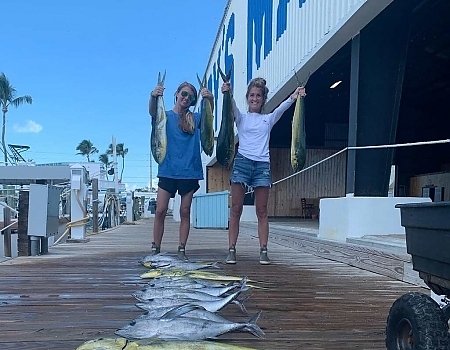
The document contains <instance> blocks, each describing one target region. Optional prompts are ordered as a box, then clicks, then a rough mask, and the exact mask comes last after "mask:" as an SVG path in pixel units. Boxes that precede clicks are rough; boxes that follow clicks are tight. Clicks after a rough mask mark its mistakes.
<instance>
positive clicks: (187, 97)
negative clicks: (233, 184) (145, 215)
mask: <svg viewBox="0 0 450 350" xmlns="http://www.w3.org/2000/svg"><path fill="white" fill-rule="evenodd" d="M163 93H164V87H162V86H157V87H155V89H154V90H153V91H152V93H151V96H150V101H149V113H150V115H151V116H152V118H156V113H157V108H156V107H157V106H156V99H157V97H158V96H162V95H163ZM200 95H201V96H202V97H203V98H207V99H208V100H209V101H210V102H211V106H214V97H213V95H212V94H211V92H210V91H209V90H208V89H206V88H203V89H202V90H201V91H200ZM196 103H197V90H196V89H195V87H194V86H193V85H192V84H190V83H188V82H184V83H182V84H181V85H180V86H179V87H178V89H177V91H176V92H175V105H174V107H173V108H172V110H169V111H166V117H167V123H166V133H167V151H166V156H165V158H164V160H163V161H162V162H161V164H159V167H158V178H159V182H158V194H157V197H156V212H155V221H154V225H153V242H152V253H153V254H158V253H159V252H160V250H161V241H162V237H163V234H164V220H165V217H166V213H167V208H168V205H169V199H170V198H174V197H175V194H176V193H177V191H178V194H179V195H180V196H181V205H180V218H181V222H180V234H179V245H178V258H179V259H181V260H188V259H187V257H186V255H185V246H186V242H187V239H188V236H189V229H190V226H191V222H190V216H191V203H192V197H193V195H194V193H195V192H196V191H197V190H198V189H199V188H200V186H199V184H198V182H199V180H203V167H202V161H201V157H200V119H201V114H200V113H192V112H191V111H190V110H189V108H190V107H191V106H195V104H196Z"/></svg>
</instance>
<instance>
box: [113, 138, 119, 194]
mask: <svg viewBox="0 0 450 350" xmlns="http://www.w3.org/2000/svg"><path fill="white" fill-rule="evenodd" d="M112 151H113V168H114V193H115V194H116V195H118V194H119V177H118V175H119V174H118V171H117V150H116V138H115V137H114V136H113V137H112Z"/></svg>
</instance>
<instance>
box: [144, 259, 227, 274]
mask: <svg viewBox="0 0 450 350" xmlns="http://www.w3.org/2000/svg"><path fill="white" fill-rule="evenodd" d="M144 266H145V265H144ZM151 266H152V267H154V268H169V267H171V268H175V269H180V270H188V271H194V270H201V269H207V268H216V269H218V268H219V266H218V262H215V263H211V264H200V263H196V262H184V261H180V260H173V261H161V262H157V263H152V265H151Z"/></svg>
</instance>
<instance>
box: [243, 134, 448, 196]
mask: <svg viewBox="0 0 450 350" xmlns="http://www.w3.org/2000/svg"><path fill="white" fill-rule="evenodd" d="M444 143H450V139H443V140H436V141H420V142H407V143H395V144H392V145H373V146H348V147H345V148H343V149H341V150H340V151H338V152H336V153H333V154H332V155H331V156H328V157H326V158H324V159H322V160H320V161H318V162H317V163H314V164H312V165H310V166H308V167H306V168H303V169H302V170H300V171H297V172H296V173H294V174H291V175H289V176H286V177H284V178H282V179H280V180H278V181H275V182H274V183H273V185H276V184H279V183H280V182H283V181H286V180H288V179H290V178H292V177H294V176H297V175H299V174H301V173H303V172H305V171H306V170H309V169H312V168H314V167H316V166H318V165H319V164H322V163H324V162H326V161H328V160H330V159H331V158H333V157H336V156H338V155H339V154H341V153H344V152H346V151H348V150H364V149H379V148H398V147H412V146H426V145H437V144H444ZM252 192H254V190H253V189H252V190H250V191H248V192H246V193H245V194H249V193H252Z"/></svg>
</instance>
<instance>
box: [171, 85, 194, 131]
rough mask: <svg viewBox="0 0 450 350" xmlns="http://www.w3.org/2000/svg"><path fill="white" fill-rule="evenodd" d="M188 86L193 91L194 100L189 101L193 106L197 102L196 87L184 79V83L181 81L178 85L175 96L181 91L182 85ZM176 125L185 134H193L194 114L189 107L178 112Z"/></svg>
mask: <svg viewBox="0 0 450 350" xmlns="http://www.w3.org/2000/svg"><path fill="white" fill-rule="evenodd" d="M186 86H187V87H189V88H190V89H191V90H192V92H193V93H194V96H195V100H194V101H192V102H191V106H195V104H196V103H197V89H196V88H195V87H194V85H192V84H190V83H188V82H187V81H185V82H184V83H181V84H180V86H179V87H178V89H177V91H176V92H175V96H176V95H177V94H178V93H179V92H180V91H181V89H182V88H184V87H186ZM178 127H179V128H180V130H181V131H183V132H185V133H187V134H191V135H193V134H194V130H195V121H194V116H193V114H192V112H191V111H190V110H189V109H186V110H184V111H182V112H180V113H179V119H178Z"/></svg>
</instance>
